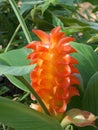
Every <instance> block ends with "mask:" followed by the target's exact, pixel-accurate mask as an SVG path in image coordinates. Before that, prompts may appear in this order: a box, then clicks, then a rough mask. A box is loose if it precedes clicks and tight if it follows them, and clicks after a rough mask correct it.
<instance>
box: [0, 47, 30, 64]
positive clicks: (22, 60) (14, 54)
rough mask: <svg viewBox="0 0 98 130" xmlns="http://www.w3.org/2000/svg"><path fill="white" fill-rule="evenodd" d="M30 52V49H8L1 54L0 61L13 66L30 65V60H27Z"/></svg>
mask: <svg viewBox="0 0 98 130" xmlns="http://www.w3.org/2000/svg"><path fill="white" fill-rule="evenodd" d="M29 53H30V50H29V49H25V48H22V49H16V50H12V51H8V52H6V53H2V54H0V63H1V61H3V62H6V63H8V64H9V65H11V66H22V65H28V64H29V60H27V55H28V54H29Z"/></svg>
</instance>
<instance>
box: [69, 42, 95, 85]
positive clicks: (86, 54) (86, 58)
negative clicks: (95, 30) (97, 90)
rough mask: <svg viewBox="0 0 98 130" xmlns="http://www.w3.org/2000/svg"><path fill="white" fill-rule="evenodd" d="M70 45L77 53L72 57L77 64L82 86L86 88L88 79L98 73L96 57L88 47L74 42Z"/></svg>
mask: <svg viewBox="0 0 98 130" xmlns="http://www.w3.org/2000/svg"><path fill="white" fill-rule="evenodd" d="M71 45H72V46H73V48H75V49H76V50H77V53H73V54H72V55H73V56H74V57H75V58H76V59H77V60H78V62H79V63H78V65H77V68H78V69H79V71H80V73H81V76H82V78H83V82H84V86H85V87H86V85H87V82H88V81H89V79H90V77H91V76H92V75H93V74H94V73H95V72H96V71H98V55H97V54H96V53H95V52H94V51H93V49H92V47H90V46H88V45H85V44H82V43H75V42H72V43H71Z"/></svg>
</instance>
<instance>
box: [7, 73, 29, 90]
mask: <svg viewBox="0 0 98 130" xmlns="http://www.w3.org/2000/svg"><path fill="white" fill-rule="evenodd" d="M6 77H7V78H8V79H9V81H10V82H11V83H13V84H14V85H15V86H16V87H18V88H19V89H21V90H23V91H25V92H30V90H29V89H28V88H27V86H26V85H25V84H24V83H23V82H21V81H20V80H19V79H18V77H15V76H12V75H8V74H7V75H6Z"/></svg>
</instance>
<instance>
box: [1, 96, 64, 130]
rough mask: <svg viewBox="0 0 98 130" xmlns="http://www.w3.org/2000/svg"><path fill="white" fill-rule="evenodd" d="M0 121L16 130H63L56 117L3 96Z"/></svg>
mask: <svg viewBox="0 0 98 130" xmlns="http://www.w3.org/2000/svg"><path fill="white" fill-rule="evenodd" d="M0 122H1V123H4V124H6V125H8V126H10V127H12V128H15V130H63V128H62V127H61V126H60V124H59V122H58V121H57V120H56V119H54V118H52V117H50V116H48V115H45V114H42V113H40V112H37V111H35V110H33V109H30V108H28V107H26V106H24V105H23V104H20V103H18V102H15V101H11V100H9V99H6V98H3V97H0Z"/></svg>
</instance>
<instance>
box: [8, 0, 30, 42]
mask: <svg viewBox="0 0 98 130" xmlns="http://www.w3.org/2000/svg"><path fill="white" fill-rule="evenodd" d="M9 2H10V4H11V6H12V8H13V10H14V12H15V14H16V16H17V18H18V20H19V23H20V25H21V27H22V29H23V32H24V34H25V36H26V39H27V41H28V42H31V41H32V38H31V35H30V33H29V31H28V28H27V26H26V23H25V21H24V19H23V17H22V15H21V14H20V12H19V9H18V7H17V5H16V2H15V0H9Z"/></svg>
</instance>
